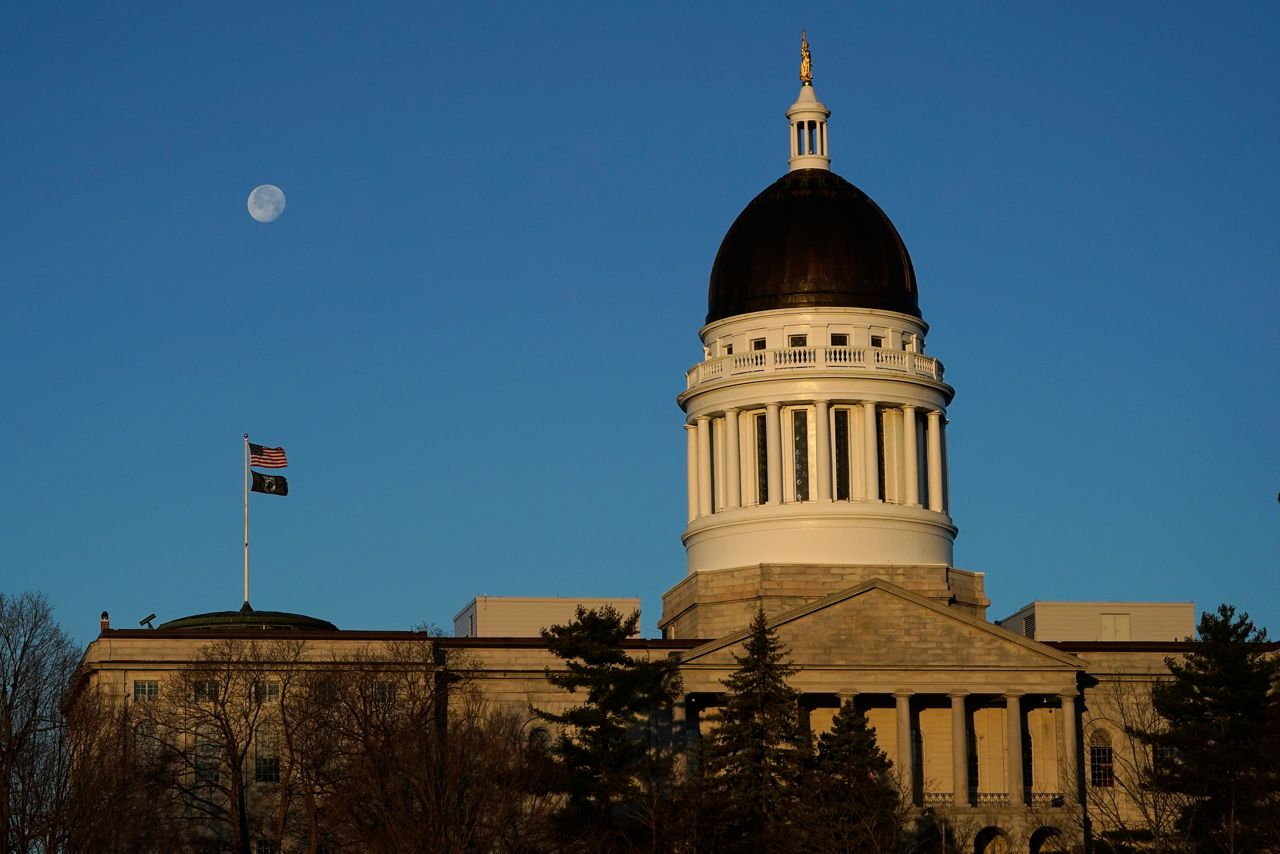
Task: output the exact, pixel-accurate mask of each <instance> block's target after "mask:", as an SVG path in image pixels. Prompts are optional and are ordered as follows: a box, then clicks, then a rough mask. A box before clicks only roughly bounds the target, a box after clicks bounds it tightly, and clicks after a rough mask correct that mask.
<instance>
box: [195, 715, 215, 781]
mask: <svg viewBox="0 0 1280 854" xmlns="http://www.w3.org/2000/svg"><path fill="white" fill-rule="evenodd" d="M195 748H196V752H195V764H194V769H195V778H196V784H197V785H209V786H213V785H217V783H218V744H217V742H216V741H214V739H213V734H212V732H210V731H209V730H207V729H201V730H200V731H198V732H197V733H196V745H195Z"/></svg>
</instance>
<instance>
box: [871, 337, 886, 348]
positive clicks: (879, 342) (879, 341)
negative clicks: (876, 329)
mask: <svg viewBox="0 0 1280 854" xmlns="http://www.w3.org/2000/svg"><path fill="white" fill-rule="evenodd" d="M871 346H872V347H883V346H884V336H883V335H872V336H871Z"/></svg>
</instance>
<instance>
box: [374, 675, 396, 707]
mask: <svg viewBox="0 0 1280 854" xmlns="http://www.w3.org/2000/svg"><path fill="white" fill-rule="evenodd" d="M395 698H396V683H394V682H391V681H388V680H379V681H377V682H374V683H373V699H374V702H376V703H383V704H386V703H390V702H392V701H393V700H395Z"/></svg>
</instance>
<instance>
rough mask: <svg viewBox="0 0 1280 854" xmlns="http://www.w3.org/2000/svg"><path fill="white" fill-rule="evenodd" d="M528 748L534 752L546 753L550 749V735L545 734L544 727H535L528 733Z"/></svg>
mask: <svg viewBox="0 0 1280 854" xmlns="http://www.w3.org/2000/svg"><path fill="white" fill-rule="evenodd" d="M529 746H530V747H532V748H533V749H534V750H539V751H547V750H550V749H551V733H549V732H547V728H546V727H535V728H534V729H533V730H532V731H531V732H530V733H529Z"/></svg>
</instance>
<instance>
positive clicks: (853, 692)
mask: <svg viewBox="0 0 1280 854" xmlns="http://www.w3.org/2000/svg"><path fill="white" fill-rule="evenodd" d="M836 699H837V700H839V701H840V708H841V709H843V708H844V704H845V703H847V702H849V701H850V700H853V701H854V702H857V699H858V689H857V688H846V689H845V690H843V691H837V692H836Z"/></svg>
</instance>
